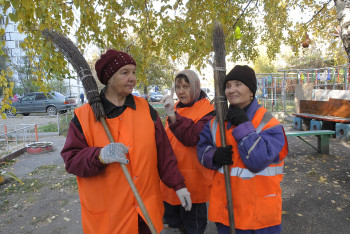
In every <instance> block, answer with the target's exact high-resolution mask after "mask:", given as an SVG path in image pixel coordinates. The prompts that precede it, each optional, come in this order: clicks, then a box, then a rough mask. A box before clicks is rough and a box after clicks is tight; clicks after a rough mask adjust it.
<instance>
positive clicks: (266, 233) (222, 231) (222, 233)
mask: <svg viewBox="0 0 350 234" xmlns="http://www.w3.org/2000/svg"><path fill="white" fill-rule="evenodd" d="M215 224H216V229H217V230H218V233H219V234H230V227H229V226H226V225H223V224H222V223H215ZM281 231H282V226H281V225H276V226H271V227H267V228H262V229H258V230H240V229H236V234H279V233H281Z"/></svg>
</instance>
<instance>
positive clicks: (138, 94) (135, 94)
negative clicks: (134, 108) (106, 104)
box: [132, 91, 141, 97]
mask: <svg viewBox="0 0 350 234" xmlns="http://www.w3.org/2000/svg"><path fill="white" fill-rule="evenodd" d="M132 95H134V96H136V97H141V95H140V93H139V92H135V91H134V92H132Z"/></svg>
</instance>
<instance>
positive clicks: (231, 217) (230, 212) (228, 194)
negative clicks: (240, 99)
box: [217, 103, 236, 234]
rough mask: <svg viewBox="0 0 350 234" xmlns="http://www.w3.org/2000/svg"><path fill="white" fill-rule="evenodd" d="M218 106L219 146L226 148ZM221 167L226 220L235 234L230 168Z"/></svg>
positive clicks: (221, 111)
mask: <svg viewBox="0 0 350 234" xmlns="http://www.w3.org/2000/svg"><path fill="white" fill-rule="evenodd" d="M218 106H219V108H218V110H217V118H218V122H219V131H220V138H221V146H222V147H226V132H225V123H224V116H223V108H222V103H220V104H219V105H218ZM220 107H221V108H220ZM223 167H224V177H225V188H226V198H227V209H228V218H229V223H230V233H231V234H235V233H236V228H235V218H234V213H233V200H232V189H231V175H230V174H231V173H230V166H229V165H223Z"/></svg>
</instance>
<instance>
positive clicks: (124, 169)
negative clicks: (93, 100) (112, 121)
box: [100, 118, 157, 234]
mask: <svg viewBox="0 0 350 234" xmlns="http://www.w3.org/2000/svg"><path fill="white" fill-rule="evenodd" d="M100 121H101V123H102V125H103V128H104V130H105V132H106V134H107V136H108V139H109V141H110V142H111V143H115V141H114V138H113V136H112V134H111V131H110V130H109V127H108V125H107V123H106V120H105V119H104V118H101V119H100ZM120 166H121V167H122V170H123V172H124V175H125V177H126V180H127V181H128V183H129V185H130V188H131V190H132V192H133V194H134V196H135V198H136V201H137V204H138V205H139V206H140V208H141V211H142V214H143V216H144V217H145V219H146V222H147V224H148V227H149V229H150V230H151V232H152V234H157V230H156V228H155V227H154V224H153V222H152V219H151V216H149V214H148V212H147V210H146V207H145V204H144V203H143V201H142V199H141V196H140V194H139V192H138V191H137V188H136V186H135V183H134V181H133V180H132V178H131V176H130V173H129V171H128V169H127V167H126V166H125V164H122V163H120Z"/></svg>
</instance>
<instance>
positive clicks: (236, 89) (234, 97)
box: [225, 80, 253, 108]
mask: <svg viewBox="0 0 350 234" xmlns="http://www.w3.org/2000/svg"><path fill="white" fill-rule="evenodd" d="M225 96H226V98H227V100H228V101H229V102H230V104H231V105H233V106H236V107H239V108H244V107H246V106H247V105H249V104H250V103H251V101H252V99H251V97H252V96H253V92H252V91H251V90H250V89H249V88H248V86H246V85H245V84H243V83H242V82H240V81H238V80H229V81H227V82H226V86H225Z"/></svg>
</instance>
